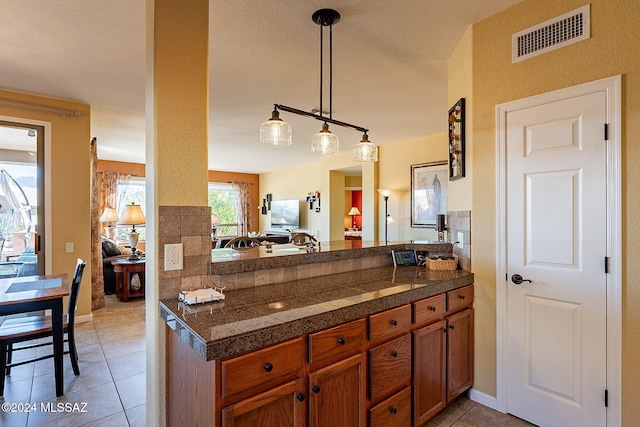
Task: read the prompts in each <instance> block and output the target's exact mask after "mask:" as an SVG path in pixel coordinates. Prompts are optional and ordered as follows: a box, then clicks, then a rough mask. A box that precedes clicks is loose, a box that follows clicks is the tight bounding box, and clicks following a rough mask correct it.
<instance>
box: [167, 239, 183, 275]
mask: <svg viewBox="0 0 640 427" xmlns="http://www.w3.org/2000/svg"><path fill="white" fill-rule="evenodd" d="M182 259H183V252H182V243H173V244H169V245H164V271H173V270H182V269H183V268H184V267H183V260H182Z"/></svg>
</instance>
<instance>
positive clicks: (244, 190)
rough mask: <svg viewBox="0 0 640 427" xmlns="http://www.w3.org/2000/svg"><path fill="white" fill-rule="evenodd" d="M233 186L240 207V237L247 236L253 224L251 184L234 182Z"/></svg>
mask: <svg viewBox="0 0 640 427" xmlns="http://www.w3.org/2000/svg"><path fill="white" fill-rule="evenodd" d="M231 186H232V187H233V189H234V190H235V191H236V192H237V194H238V198H237V200H236V203H237V206H238V236H246V235H247V234H249V231H250V230H249V227H250V226H251V224H252V222H251V220H252V218H251V214H252V212H253V210H252V209H251V197H250V191H249V189H250V188H251V183H249V182H232V183H231Z"/></svg>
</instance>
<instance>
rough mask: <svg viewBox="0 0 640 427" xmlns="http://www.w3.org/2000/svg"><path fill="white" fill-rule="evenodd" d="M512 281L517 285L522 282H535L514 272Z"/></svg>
mask: <svg viewBox="0 0 640 427" xmlns="http://www.w3.org/2000/svg"><path fill="white" fill-rule="evenodd" d="M511 281H512V282H513V283H515V284H516V285H519V284H521V283H522V282H529V283H533V282H532V281H531V280H529V279H523V278H522V276H521V275H519V274H514V275H513V276H511Z"/></svg>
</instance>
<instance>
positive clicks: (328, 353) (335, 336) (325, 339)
mask: <svg viewBox="0 0 640 427" xmlns="http://www.w3.org/2000/svg"><path fill="white" fill-rule="evenodd" d="M366 342H367V334H366V321H365V319H359V320H355V321H353V322H349V323H345V324H344V325H339V326H336V327H334V328H330V329H325V330H324V331H320V332H316V333H313V334H309V363H311V364H315V363H321V362H327V361H330V360H335V359H337V358H345V357H347V356H349V355H351V354H355V353H357V352H359V351H361V349H362V347H363V346H364V345H365V344H366Z"/></svg>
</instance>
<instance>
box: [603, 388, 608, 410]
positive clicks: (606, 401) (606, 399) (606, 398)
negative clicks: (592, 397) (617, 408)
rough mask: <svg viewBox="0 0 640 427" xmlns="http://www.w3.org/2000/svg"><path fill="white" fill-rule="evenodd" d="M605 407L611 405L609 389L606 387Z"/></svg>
mask: <svg viewBox="0 0 640 427" xmlns="http://www.w3.org/2000/svg"><path fill="white" fill-rule="evenodd" d="M604 407H605V408H608V407H609V390H607V389H606V388H605V389H604Z"/></svg>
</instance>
